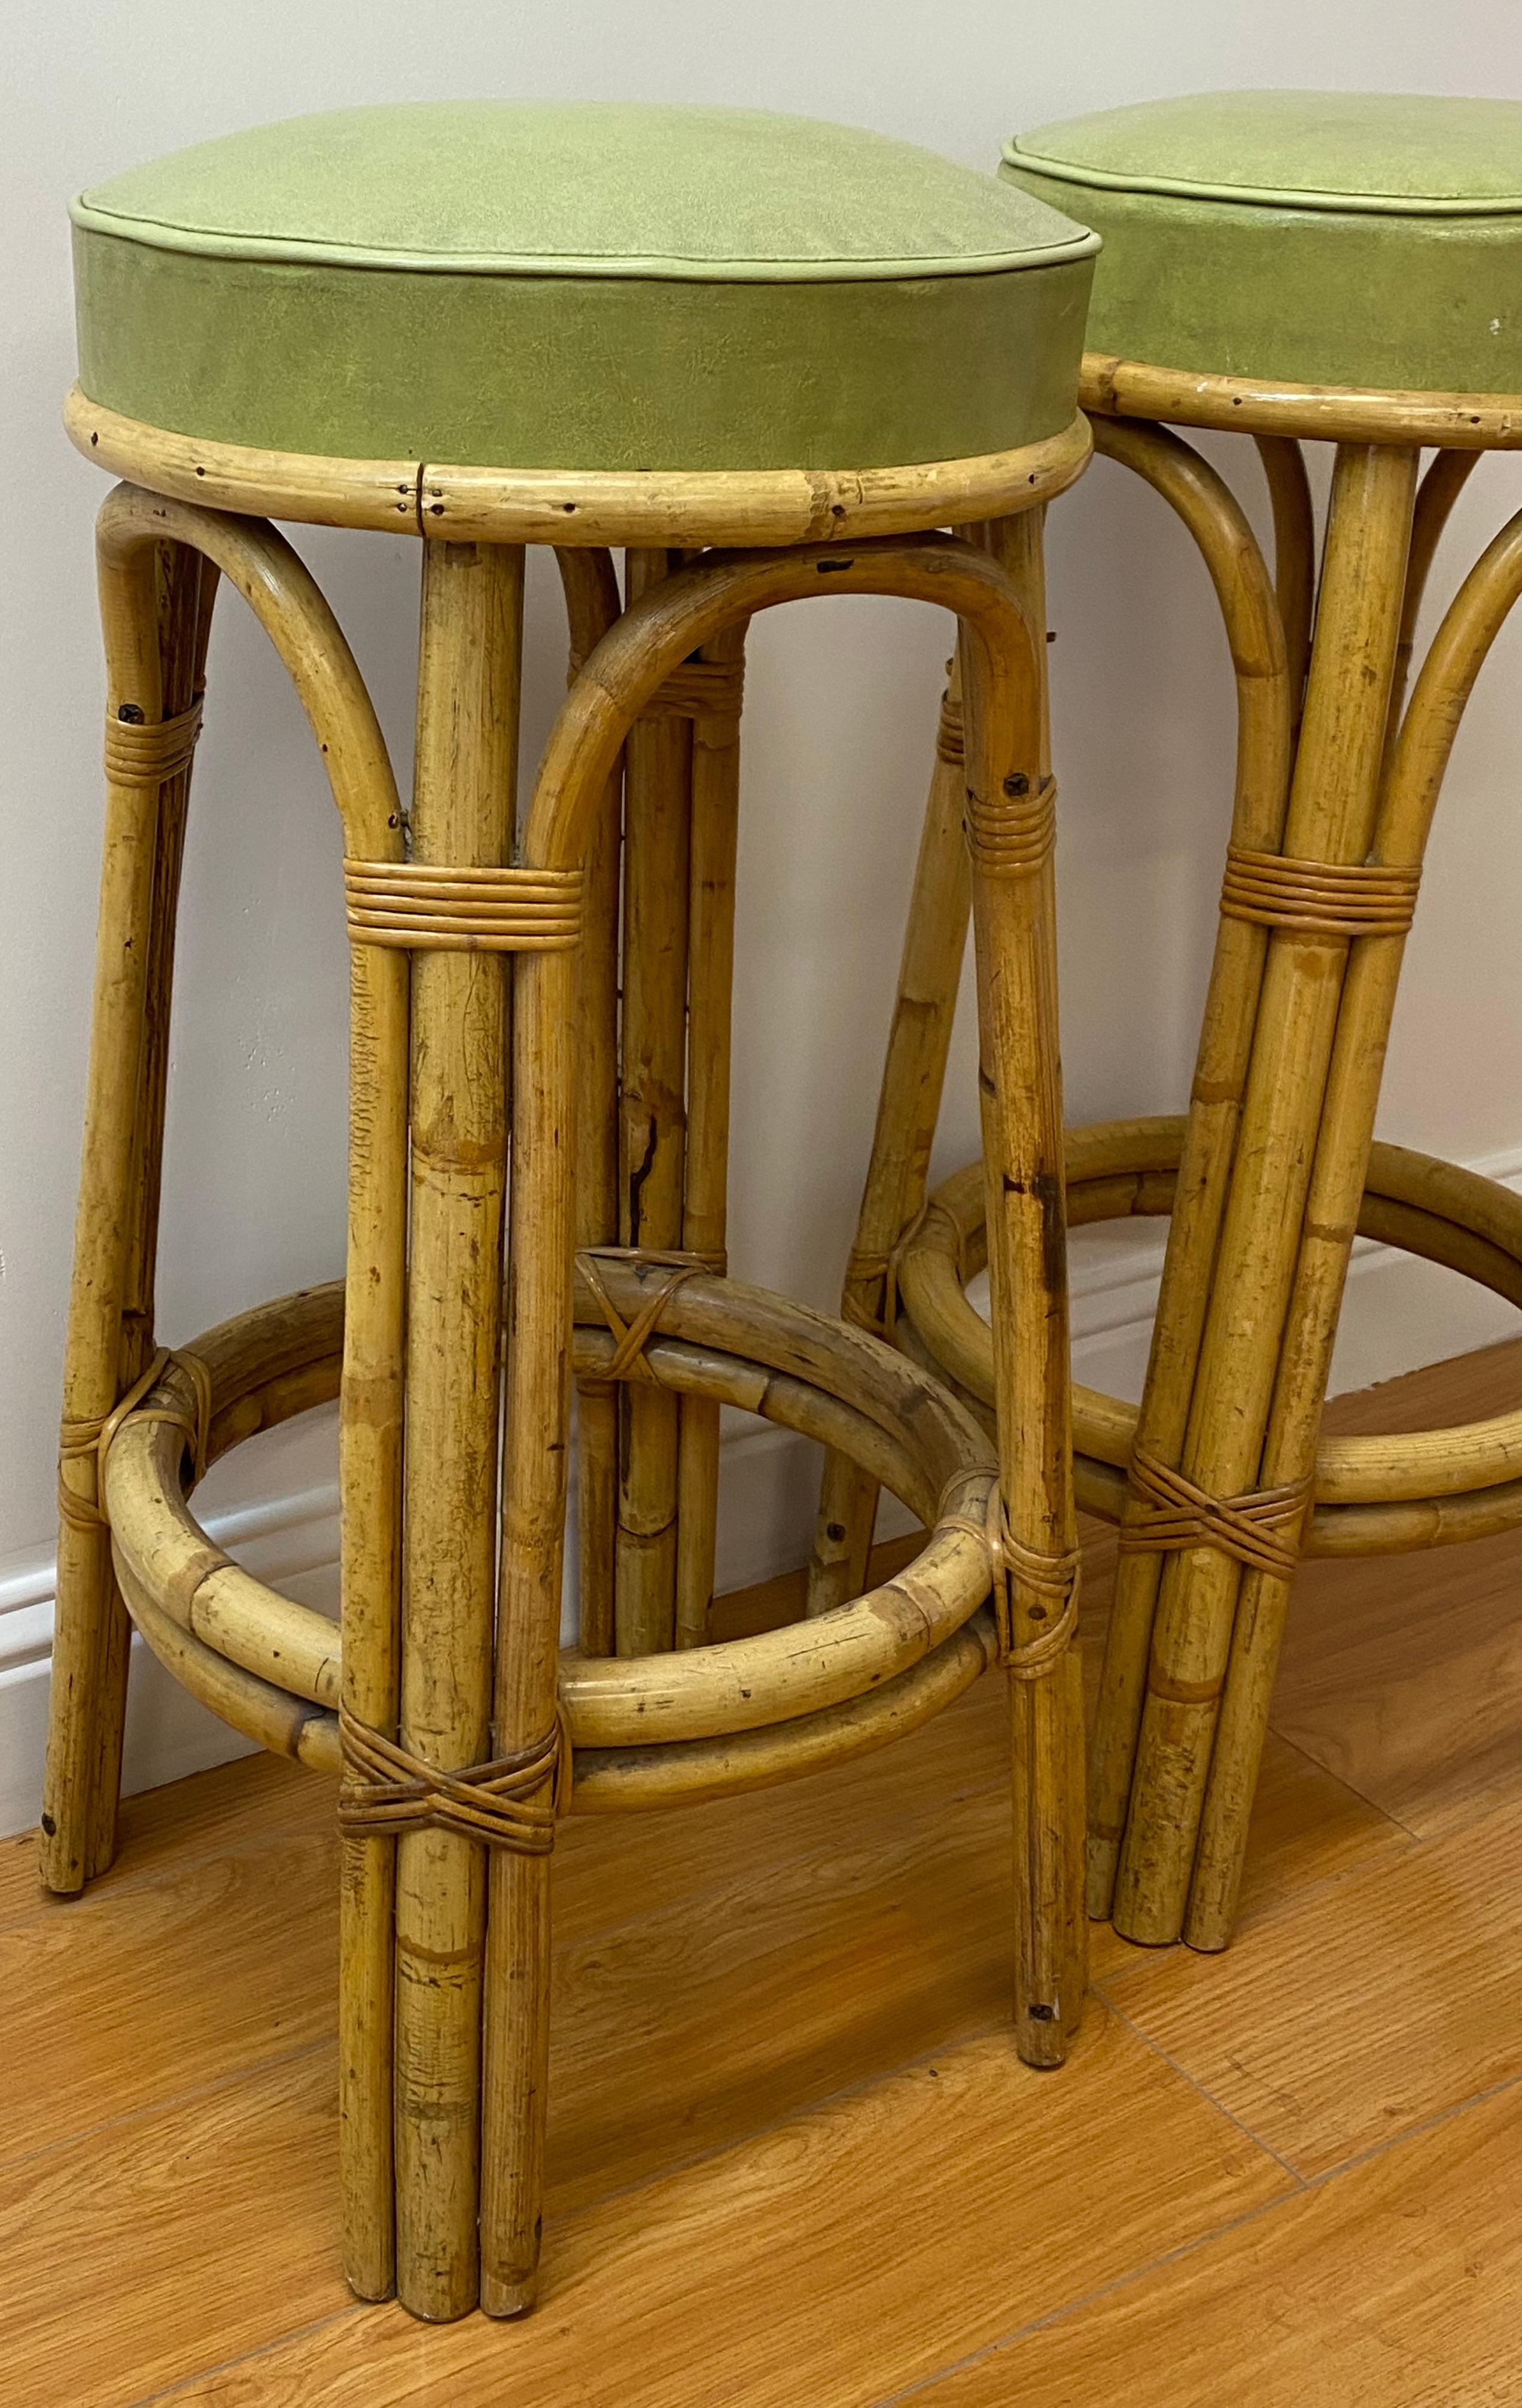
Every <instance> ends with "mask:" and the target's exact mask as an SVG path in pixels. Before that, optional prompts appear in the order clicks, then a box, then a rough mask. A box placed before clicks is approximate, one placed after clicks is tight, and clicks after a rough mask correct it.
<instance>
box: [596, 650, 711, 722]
mask: <svg viewBox="0 0 1522 2408" xmlns="http://www.w3.org/2000/svg"><path fill="white" fill-rule="evenodd" d="M582 667H584V662H583V660H582V655H581V653H580V652H572V654H571V656H570V665H569V667H568V669H567V676H566V682H567V685H574V684H575V683H576V681H577V679H578V678H579V677H580V675H581V673H582ZM744 701H745V663H744V661H743V660H733V661H704V660H696V659H695V660H690V661H681V662H679V663H678V665H677V667H675V668H674V669H673V670H672V671H671V674H670V676H669V677H668V678H667V680H666V681H665V682H664V684H662V685H660V686H659V687H657V689H656V691H655V692H654V693H653V695H651V697H650V700H649V701H648V702H647V703H646V704H645V706H644V708H643V709H642V710H641V711H640V712H639V717H640V718H641V719H738V718H739V715H740V711H741V710H742V709H743V707H744Z"/></svg>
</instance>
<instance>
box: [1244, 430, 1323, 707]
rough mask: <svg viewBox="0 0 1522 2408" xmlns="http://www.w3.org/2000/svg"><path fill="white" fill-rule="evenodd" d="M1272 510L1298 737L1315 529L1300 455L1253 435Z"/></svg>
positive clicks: (1276, 582)
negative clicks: (1266, 481)
mask: <svg viewBox="0 0 1522 2408" xmlns="http://www.w3.org/2000/svg"><path fill="white" fill-rule="evenodd" d="M1254 439H1255V441H1256V445H1257V453H1258V458H1259V459H1260V460H1261V461H1262V463H1263V473H1264V476H1265V477H1266V479H1267V480H1268V487H1269V504H1270V508H1271V510H1272V512H1273V590H1274V597H1275V599H1276V601H1277V603H1278V606H1279V623H1280V625H1281V626H1282V627H1283V629H1284V635H1285V663H1286V666H1287V667H1288V672H1289V695H1290V706H1291V709H1290V717H1291V721H1292V726H1293V732H1294V734H1295V735H1297V736H1298V735H1299V726H1300V712H1301V710H1302V709H1303V708H1304V703H1305V678H1306V672H1307V670H1308V669H1309V667H1310V666H1311V630H1312V628H1313V626H1314V622H1315V608H1316V528H1315V514H1314V510H1313V509H1312V506H1311V480H1310V479H1309V477H1308V476H1307V475H1306V473H1305V453H1304V452H1302V450H1301V449H1300V446H1299V443H1298V442H1297V441H1296V439H1295V437H1293V436H1291V435H1259V436H1256V437H1255V438H1254Z"/></svg>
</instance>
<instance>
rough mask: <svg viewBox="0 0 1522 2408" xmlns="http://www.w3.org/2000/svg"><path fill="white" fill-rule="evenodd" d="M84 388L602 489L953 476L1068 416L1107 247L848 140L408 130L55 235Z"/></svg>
mask: <svg viewBox="0 0 1522 2408" xmlns="http://www.w3.org/2000/svg"><path fill="white" fill-rule="evenodd" d="M73 219H74V242H75V282H76V294H77V305H78V322H79V377H80V382H81V385H82V388H83V390H84V392H85V394H87V395H88V396H89V398H90V399H91V400H93V401H95V402H97V403H99V404H101V405H103V406H105V407H107V408H108V409H115V410H119V411H121V412H122V413H123V414H124V415H125V416H128V417H131V418H136V419H140V420H145V421H147V422H149V423H151V424H153V425H156V426H161V427H166V428H169V429H171V430H174V431H176V432H179V433H182V434H187V435H192V436H194V437H200V438H201V439H203V440H208V441H218V442H225V443H235V444H244V445H251V446H255V447H259V448H263V449H267V450H272V451H280V452H306V453H316V454H320V455H324V456H327V457H337V458H350V459H383V460H389V459H400V458H405V459H412V460H417V459H422V460H433V461H437V462H440V463H444V462H452V463H456V464H462V465H463V464H469V465H473V466H488V467H490V466H502V467H513V468H524V467H528V468H532V467H541V466H542V467H558V468H575V469H590V470H596V469H599V468H605V469H619V470H628V469H688V470H713V469H760V468H774V467H777V468H800V467H801V468H811V467H819V468H852V467H874V466H905V465H910V464H912V463H915V462H920V461H932V460H943V459H956V458H969V457H973V456H976V455H978V454H981V453H984V452H998V451H1003V450H1006V449H1010V448H1013V447H1016V446H1019V445H1023V444H1027V443H1030V442H1035V441H1039V440H1041V439H1042V438H1044V437H1048V436H1051V435H1055V434H1057V433H1059V432H1060V431H1061V429H1062V428H1063V427H1064V426H1065V425H1067V424H1068V423H1069V422H1070V419H1071V417H1072V415H1073V410H1074V408H1075V398H1074V396H1075V394H1076V388H1077V375H1078V362H1079V357H1080V353H1081V351H1082V347H1083V335H1084V312H1085V308H1086V305H1087V300H1088V291H1089V284H1090V280H1091V278H1092V274H1093V262H1094V254H1095V252H1096V251H1097V250H1098V244H1097V242H1096V240H1095V239H1094V237H1093V236H1091V235H1090V234H1089V233H1087V231H1086V230H1085V229H1084V227H1083V226H1081V225H1078V224H1074V223H1071V222H1069V221H1068V220H1067V219H1065V218H1063V217H1061V216H1060V215H1058V214H1057V213H1056V212H1055V211H1054V210H1053V209H1051V208H1048V207H1046V206H1045V205H1044V204H1043V203H1041V202H1039V201H1034V200H1032V199H1030V198H1029V197H1028V196H1027V194H1026V193H1023V192H1020V191H1018V190H1017V189H1015V188H1013V187H1012V186H1011V185H1009V184H1005V183H1001V182H1000V181H999V180H998V179H996V178H994V177H991V176H989V177H985V176H980V175H977V174H974V173H973V172H971V171H970V170H969V169H967V168H963V167H958V166H955V165H950V164H949V163H948V162H946V161H944V160H942V159H939V158H937V157H935V156H934V155H933V154H932V153H930V152H928V151H925V150H916V149H913V148H912V147H911V146H909V145H907V144H905V143H901V142H897V141H891V140H889V139H887V138H886V137H884V136H880V135H876V134H869V133H865V132H862V131H859V130H857V129H855V128H852V127H846V126H838V125H828V124H822V123H818V122H814V121H812V120H809V119H802V118H791V117H781V116H773V115H769V114H766V113H763V112H759V111H752V110H744V109H721V108H674V107H673V108H667V107H654V106H650V107H645V106H635V105H630V106H623V105H612V104H608V105H604V104H597V103H576V104H571V103H552V102H537V101H468V102H466V101H462V102H451V103H436V102H417V103H409V104H403V105H398V106H395V107H384V108H353V109H344V110H339V111H336V112H333V113H330V114H326V115H322V116H314V117H305V118H297V119H294V120H293V121H291V122H287V123H284V124H279V125H271V126H265V127H262V128H260V129H258V130H256V131H254V132H251V133H247V134H236V135H231V136H225V137H224V138H223V139H221V140H218V141H212V142H206V143H201V144H199V145H197V147H196V148H194V150H185V151H181V152H179V154H178V155H176V156H174V157H172V158H168V159H163V160H160V161H157V162H155V163H154V164H153V165H149V166H144V167H138V168H135V169H132V170H130V171H129V172H128V173H126V174H124V175H122V176H119V177H117V178H116V179H114V180H113V181H112V182H110V183H108V184H103V185H101V186H98V187H97V188H95V189H94V190H93V191H90V192H88V193H84V194H83V195H82V196H81V197H80V198H79V200H78V201H77V202H76V203H75V205H74V209H73Z"/></svg>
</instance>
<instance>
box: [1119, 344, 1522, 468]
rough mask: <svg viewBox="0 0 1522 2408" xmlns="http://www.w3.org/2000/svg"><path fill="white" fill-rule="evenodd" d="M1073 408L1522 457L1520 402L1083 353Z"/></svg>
mask: <svg viewBox="0 0 1522 2408" xmlns="http://www.w3.org/2000/svg"><path fill="white" fill-rule="evenodd" d="M1078 398H1079V401H1080V403H1081V404H1082V406H1083V408H1084V409H1085V410H1088V411H1093V412H1096V413H1097V414H1098V415H1099V416H1100V417H1104V418H1140V419H1149V420H1156V421H1159V422H1162V423H1168V424H1170V425H1178V426H1199V427H1208V428H1211V429H1213V431H1215V432H1216V433H1224V434H1232V433H1235V434H1243V435H1290V436H1299V437H1309V438H1310V439H1312V440H1316V439H1320V440H1322V441H1325V442H1335V443H1399V444H1404V445H1418V446H1424V447H1425V446H1431V447H1432V448H1434V449H1435V450H1438V451H1452V452H1511V451H1516V450H1518V449H1522V394H1510V393H1429V392H1423V391H1420V390H1417V391H1414V392H1397V391H1394V390H1389V391H1383V390H1381V389H1380V388H1378V387H1377V386H1360V385H1326V384H1299V383H1296V382H1295V381H1294V380H1291V379H1280V378H1268V377H1239V376H1222V375H1218V374H1215V373H1208V372H1205V371H1202V370H1200V369H1198V368H1189V367H1181V366H1170V365H1167V364H1165V363H1159V362H1156V361H1151V360H1131V359H1120V358H1117V357H1115V356H1114V355H1113V354H1112V353H1110V352H1105V351H1085V352H1084V360H1083V366H1082V368H1081V370H1080V374H1079V385H1078Z"/></svg>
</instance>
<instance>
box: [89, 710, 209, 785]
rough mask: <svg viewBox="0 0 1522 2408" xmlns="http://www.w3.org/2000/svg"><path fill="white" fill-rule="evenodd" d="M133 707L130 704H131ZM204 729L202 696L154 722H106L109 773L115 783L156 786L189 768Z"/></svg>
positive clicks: (108, 777)
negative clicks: (202, 722) (198, 739)
mask: <svg viewBox="0 0 1522 2408" xmlns="http://www.w3.org/2000/svg"><path fill="white" fill-rule="evenodd" d="M128 707H130V706H128ZM200 733H201V699H200V696H199V695H197V696H196V699H195V700H194V702H193V703H192V704H191V707H190V709H189V710H181V711H179V712H178V713H177V714H176V715H175V717H174V718H172V719H161V720H158V721H157V722H156V723H155V724H153V725H152V726H149V725H147V724H145V723H144V722H143V721H142V720H140V719H120V718H117V719H113V718H110V717H108V719H107V722H106V776H107V780H108V783H109V784H111V785H113V786H143V787H148V788H157V787H159V786H162V785H163V783H164V781H165V779H166V778H173V777H176V776H177V775H178V774H179V771H180V770H181V769H188V768H189V767H190V762H191V755H192V753H194V750H195V744H196V738H198V737H199V735H200Z"/></svg>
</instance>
